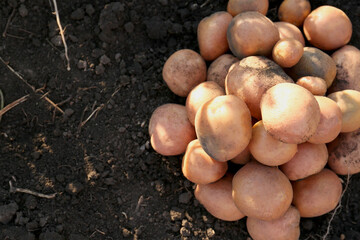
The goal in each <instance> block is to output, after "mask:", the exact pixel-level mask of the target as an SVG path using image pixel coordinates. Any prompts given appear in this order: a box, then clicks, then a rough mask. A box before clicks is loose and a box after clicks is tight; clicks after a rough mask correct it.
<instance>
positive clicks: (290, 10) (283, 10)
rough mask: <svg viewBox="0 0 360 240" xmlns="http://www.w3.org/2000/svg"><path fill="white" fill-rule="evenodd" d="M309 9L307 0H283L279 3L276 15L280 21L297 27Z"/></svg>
mask: <svg viewBox="0 0 360 240" xmlns="http://www.w3.org/2000/svg"><path fill="white" fill-rule="evenodd" d="M310 11H311V5H310V2H309V1H308V0H285V1H283V2H282V3H281V4H280V7H279V11H278V17H279V19H280V21H284V22H289V23H292V24H294V25H295V26H297V27H299V26H301V25H302V24H303V22H304V20H305V18H306V17H307V16H308V15H309V13H310Z"/></svg>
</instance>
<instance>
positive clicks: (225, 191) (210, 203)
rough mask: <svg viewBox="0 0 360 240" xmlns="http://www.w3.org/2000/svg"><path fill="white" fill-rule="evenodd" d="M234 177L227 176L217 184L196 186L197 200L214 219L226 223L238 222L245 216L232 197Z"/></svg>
mask: <svg viewBox="0 0 360 240" xmlns="http://www.w3.org/2000/svg"><path fill="white" fill-rule="evenodd" d="M231 181H232V176H231V175H226V176H225V177H224V178H222V179H220V180H219V181H217V182H214V183H210V184H206V185H202V184H199V185H197V186H196V188H195V191H194V195H195V198H196V199H197V200H198V201H199V202H200V203H201V204H202V205H203V206H204V207H205V209H206V210H207V211H208V212H209V213H210V214H211V215H213V216H214V217H216V218H219V219H221V220H224V221H237V220H239V219H241V218H243V217H245V215H244V214H243V213H241V212H240V211H239V209H238V208H237V207H236V206H235V203H234V201H233V199H232V196H231V191H232V185H231Z"/></svg>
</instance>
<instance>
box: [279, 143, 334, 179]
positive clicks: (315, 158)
mask: <svg viewBox="0 0 360 240" xmlns="http://www.w3.org/2000/svg"><path fill="white" fill-rule="evenodd" d="M297 149H298V151H297V153H296V154H295V156H294V157H293V158H292V159H291V160H290V161H288V162H287V163H285V164H283V165H281V166H280V170H281V171H282V172H283V173H284V174H285V175H286V176H287V177H288V178H289V179H290V180H291V181H295V180H299V179H303V178H306V177H308V176H311V175H313V174H316V173H318V172H320V171H321V170H322V169H323V168H324V167H325V165H326V163H327V160H328V151H327V148H326V145H325V144H312V143H308V142H306V143H302V144H299V145H298V148H297Z"/></svg>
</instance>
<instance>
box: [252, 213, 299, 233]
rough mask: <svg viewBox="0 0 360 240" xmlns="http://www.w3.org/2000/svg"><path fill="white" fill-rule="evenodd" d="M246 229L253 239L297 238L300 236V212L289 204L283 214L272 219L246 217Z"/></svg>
mask: <svg viewBox="0 0 360 240" xmlns="http://www.w3.org/2000/svg"><path fill="white" fill-rule="evenodd" d="M246 227H247V230H248V232H249V234H250V236H251V237H252V239H253V240H298V239H299V237H300V213H299V211H298V210H297V209H296V208H295V207H293V206H290V208H289V209H288V210H287V211H286V213H285V214H284V216H282V217H280V218H279V219H276V220H273V221H263V220H259V219H256V218H251V217H248V218H247V220H246Z"/></svg>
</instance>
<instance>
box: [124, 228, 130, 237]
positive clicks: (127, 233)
mask: <svg viewBox="0 0 360 240" xmlns="http://www.w3.org/2000/svg"><path fill="white" fill-rule="evenodd" d="M122 234H123V236H124V237H130V236H131V232H130V231H129V230H128V229H126V228H123V231H122Z"/></svg>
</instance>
